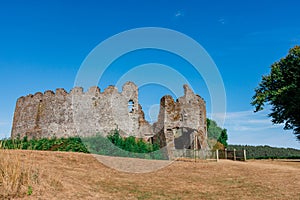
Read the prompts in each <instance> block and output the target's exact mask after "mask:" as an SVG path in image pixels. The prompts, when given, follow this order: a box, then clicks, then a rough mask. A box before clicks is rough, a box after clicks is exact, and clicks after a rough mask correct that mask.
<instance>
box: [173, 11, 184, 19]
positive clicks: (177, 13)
mask: <svg viewBox="0 0 300 200" xmlns="http://www.w3.org/2000/svg"><path fill="white" fill-rule="evenodd" d="M183 16H184V13H183V12H182V11H180V10H178V11H177V12H176V13H175V14H174V17H176V18H178V17H183Z"/></svg>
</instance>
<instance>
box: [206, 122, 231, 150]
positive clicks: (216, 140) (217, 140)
mask: <svg viewBox="0 0 300 200" xmlns="http://www.w3.org/2000/svg"><path fill="white" fill-rule="evenodd" d="M206 124H207V132H208V134H207V135H208V139H209V144H210V146H211V147H212V148H213V149H215V148H217V149H218V148H219V149H222V148H223V149H224V147H227V146H228V144H227V140H228V135H227V130H226V129H222V128H221V127H219V126H218V124H217V122H216V121H214V120H212V119H208V118H207V119H206ZM220 144H222V145H221V146H222V148H221V147H220Z"/></svg>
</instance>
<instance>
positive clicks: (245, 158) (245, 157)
mask: <svg viewBox="0 0 300 200" xmlns="http://www.w3.org/2000/svg"><path fill="white" fill-rule="evenodd" d="M246 160H247V156H246V149H244V161H246Z"/></svg>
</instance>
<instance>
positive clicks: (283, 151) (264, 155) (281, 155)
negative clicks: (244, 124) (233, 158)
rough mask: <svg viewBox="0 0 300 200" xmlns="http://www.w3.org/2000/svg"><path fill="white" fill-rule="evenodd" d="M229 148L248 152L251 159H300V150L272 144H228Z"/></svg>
mask: <svg viewBox="0 0 300 200" xmlns="http://www.w3.org/2000/svg"><path fill="white" fill-rule="evenodd" d="M227 149H228V150H233V149H236V150H237V151H243V150H244V149H245V150H246V152H247V158H249V159H269V158H270V159H300V150H298V149H293V148H278V147H270V146H267V145H265V146H250V145H228V147H227Z"/></svg>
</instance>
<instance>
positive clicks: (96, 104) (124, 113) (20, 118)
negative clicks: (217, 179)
mask: <svg viewBox="0 0 300 200" xmlns="http://www.w3.org/2000/svg"><path fill="white" fill-rule="evenodd" d="M114 129H119V130H120V132H121V134H122V135H123V136H124V137H126V136H131V135H132V136H135V137H140V138H144V139H146V140H151V141H153V140H154V141H155V140H159V142H160V145H161V146H167V147H168V149H172V148H174V147H175V148H192V149H194V148H195V149H200V148H201V149H208V145H207V131H206V107H205V101H204V100H203V99H202V98H201V97H200V96H199V95H195V94H194V93H193V91H192V90H191V89H190V88H189V87H188V86H187V85H184V96H182V97H180V98H179V99H178V100H177V101H176V102H175V101H174V100H173V98H172V97H171V96H164V97H162V99H161V102H160V112H159V116H158V121H157V122H156V123H154V124H153V125H150V124H149V123H148V122H147V121H146V120H145V118H144V112H143V110H142V107H141V106H140V105H139V102H138V88H137V86H136V85H135V84H134V83H132V82H127V83H125V84H124V85H123V88H122V92H118V90H117V88H115V87H114V86H109V87H108V88H106V89H105V90H104V92H101V91H100V89H99V88H98V87H91V88H90V89H89V90H88V91H87V92H83V88H81V87H75V88H73V89H72V90H71V91H70V93H68V92H66V91H65V90H64V89H57V90H56V92H55V93H54V92H52V91H46V92H44V93H40V92H38V93H36V94H34V95H27V96H26V97H20V98H19V99H18V100H17V103H16V108H15V113H14V120H13V127H12V133H11V136H12V137H13V138H14V137H17V136H19V137H21V138H22V137H24V136H28V137H29V138H32V137H37V138H40V137H53V136H56V137H70V136H81V137H84V136H90V135H95V134H96V133H102V134H104V135H105V134H108V133H109V132H111V131H112V130H114Z"/></svg>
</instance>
